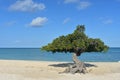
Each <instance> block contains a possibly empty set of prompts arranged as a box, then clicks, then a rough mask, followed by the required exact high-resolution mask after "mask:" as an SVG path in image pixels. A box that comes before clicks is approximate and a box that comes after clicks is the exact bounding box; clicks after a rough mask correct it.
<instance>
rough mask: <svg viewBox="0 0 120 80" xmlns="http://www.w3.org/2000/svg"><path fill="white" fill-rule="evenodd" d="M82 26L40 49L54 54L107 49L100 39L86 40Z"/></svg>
mask: <svg viewBox="0 0 120 80" xmlns="http://www.w3.org/2000/svg"><path fill="white" fill-rule="evenodd" d="M84 32H85V27H84V25H78V26H77V28H76V30H75V31H74V32H73V33H72V34H68V35H66V36H60V37H58V38H56V39H54V40H53V42H52V43H49V44H48V45H46V46H43V47H42V48H41V49H42V50H46V51H52V52H53V53H54V52H76V53H78V55H80V54H81V53H82V52H103V51H107V49H108V47H107V46H106V45H104V42H102V41H101V40H100V39H93V38H88V37H87V35H86V34H85V33H84Z"/></svg>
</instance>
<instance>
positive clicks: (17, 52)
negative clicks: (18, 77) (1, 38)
mask: <svg viewBox="0 0 120 80" xmlns="http://www.w3.org/2000/svg"><path fill="white" fill-rule="evenodd" d="M79 58H80V60H82V61H90V62H92V61H95V62H118V61H120V48H110V49H109V50H108V52H107V53H95V52H94V53H84V54H82V55H81V56H80V57H79ZM0 59H1V60H32V61H33V60H34V61H72V54H69V53H68V54H66V53H64V54H63V53H55V54H53V53H51V52H45V51H41V50H40V49H39V48H0Z"/></svg>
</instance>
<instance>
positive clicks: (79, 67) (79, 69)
mask: <svg viewBox="0 0 120 80" xmlns="http://www.w3.org/2000/svg"><path fill="white" fill-rule="evenodd" d="M73 62H74V64H73V65H72V66H69V67H68V68H67V69H66V70H65V71H64V72H65V73H72V74H75V73H86V72H87V70H86V66H85V64H84V62H81V61H79V59H78V58H77V54H76V53H73Z"/></svg>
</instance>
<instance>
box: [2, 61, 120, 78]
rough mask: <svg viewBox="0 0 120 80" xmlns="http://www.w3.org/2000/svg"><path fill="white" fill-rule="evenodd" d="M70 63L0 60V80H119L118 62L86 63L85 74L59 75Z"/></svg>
mask: <svg viewBox="0 0 120 80" xmlns="http://www.w3.org/2000/svg"><path fill="white" fill-rule="evenodd" d="M70 64H71V63H67V62H46V61H14V60H0V80H120V63H119V62H86V65H87V70H88V71H89V73H86V74H78V73H77V74H70V73H69V74H67V73H63V74H59V72H62V71H64V70H65V69H66V67H67V66H68V65H70Z"/></svg>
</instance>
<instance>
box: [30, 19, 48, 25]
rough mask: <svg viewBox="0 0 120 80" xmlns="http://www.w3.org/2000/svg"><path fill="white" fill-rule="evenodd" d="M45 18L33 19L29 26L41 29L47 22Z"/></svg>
mask: <svg viewBox="0 0 120 80" xmlns="http://www.w3.org/2000/svg"><path fill="white" fill-rule="evenodd" d="M47 20H48V19H47V18H46V17H37V18H35V19H33V20H32V22H31V23H30V26H32V27H41V26H43V24H44V23H45V22H47Z"/></svg>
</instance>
